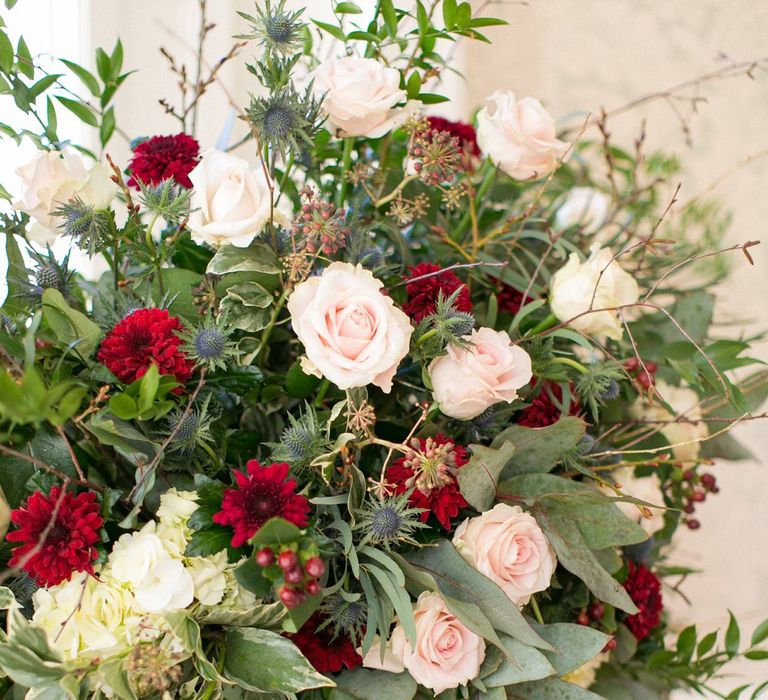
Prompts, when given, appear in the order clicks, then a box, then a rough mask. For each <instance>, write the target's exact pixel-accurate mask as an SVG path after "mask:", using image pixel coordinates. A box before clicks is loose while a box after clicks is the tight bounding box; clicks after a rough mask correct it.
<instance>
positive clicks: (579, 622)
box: [576, 613, 589, 627]
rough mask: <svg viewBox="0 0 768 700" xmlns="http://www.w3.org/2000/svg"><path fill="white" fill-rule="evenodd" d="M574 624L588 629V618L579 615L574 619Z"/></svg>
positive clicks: (584, 615) (585, 615)
mask: <svg viewBox="0 0 768 700" xmlns="http://www.w3.org/2000/svg"><path fill="white" fill-rule="evenodd" d="M576 624H577V625H583V626H584V627H588V626H589V618H588V617H587V613H579V616H578V617H577V618H576Z"/></svg>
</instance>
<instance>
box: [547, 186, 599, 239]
mask: <svg viewBox="0 0 768 700" xmlns="http://www.w3.org/2000/svg"><path fill="white" fill-rule="evenodd" d="M610 208H611V198H610V197H609V196H608V195H607V194H605V192H601V191H600V190H596V189H594V188H592V187H574V188H573V189H571V190H569V191H568V194H567V196H566V198H565V201H564V202H563V203H562V204H561V205H560V208H559V209H558V210H557V214H555V225H556V226H557V228H559V229H566V228H571V227H573V226H579V228H580V229H581V231H582V232H583V233H587V234H591V233H597V231H599V230H600V228H601V227H602V226H603V224H604V223H605V222H606V221H607V220H608V214H609V212H610Z"/></svg>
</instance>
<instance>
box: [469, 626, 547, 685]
mask: <svg viewBox="0 0 768 700" xmlns="http://www.w3.org/2000/svg"><path fill="white" fill-rule="evenodd" d="M501 642H502V644H503V645H504V648H505V649H506V652H507V658H506V659H505V660H504V661H503V662H502V664H501V665H500V666H499V667H498V668H497V669H496V670H495V671H493V673H491V674H490V675H488V676H485V677H482V680H483V683H484V684H485V685H486V686H488V687H489V688H492V687H503V686H509V685H514V684H515V683H523V682H525V681H536V680H539V679H541V678H548V677H549V676H554V675H555V668H553V666H552V665H551V664H550V662H549V661H548V660H547V656H545V654H544V653H542V652H541V651H539V650H538V649H535V648H534V647H531V646H528V645H527V644H523V643H522V642H518V641H517V640H516V639H513V638H512V637H509V636H506V635H505V636H503V637H502V639H501Z"/></svg>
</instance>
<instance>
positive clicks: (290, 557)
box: [277, 549, 298, 571]
mask: <svg viewBox="0 0 768 700" xmlns="http://www.w3.org/2000/svg"><path fill="white" fill-rule="evenodd" d="M296 562H298V557H297V556H296V552H293V551H291V550H290V549H286V550H285V551H283V552H280V554H279V556H278V557H277V565H278V566H279V567H280V568H281V569H282V570H283V571H288V569H293V567H295V566H296Z"/></svg>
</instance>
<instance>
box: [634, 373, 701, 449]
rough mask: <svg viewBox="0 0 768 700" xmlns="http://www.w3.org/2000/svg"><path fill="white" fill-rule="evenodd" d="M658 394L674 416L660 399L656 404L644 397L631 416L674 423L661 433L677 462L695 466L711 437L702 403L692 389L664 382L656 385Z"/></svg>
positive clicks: (664, 426)
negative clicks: (703, 443) (703, 445)
mask: <svg viewBox="0 0 768 700" xmlns="http://www.w3.org/2000/svg"><path fill="white" fill-rule="evenodd" d="M656 390H657V391H658V392H659V394H660V395H661V397H662V398H663V399H664V401H666V402H667V403H668V404H669V406H670V408H671V409H672V411H673V413H670V412H669V411H667V409H666V408H665V407H664V406H663V405H662V403H661V400H660V399H659V397H658V396H655V397H654V399H653V404H650V403H648V402H646V401H645V400H644V399H643V398H642V397H641V398H638V400H637V401H636V403H635V404H634V405H633V406H632V407H631V408H630V415H631V416H632V417H633V418H637V419H639V420H652V421H672V422H670V423H667V424H666V425H660V426H659V427H660V432H661V434H662V435H663V436H664V437H665V438H666V440H667V441H668V442H669V444H670V445H673V447H672V453H673V454H674V456H675V459H679V460H682V461H685V462H695V461H696V460H698V458H699V453H700V452H701V441H702V440H703V439H704V438H706V437H707V435H709V429H708V428H707V424H706V423H703V422H702V421H701V419H702V417H703V414H702V412H701V399H699V396H698V394H697V393H696V392H695V391H694V390H693V389H691V388H690V387H688V386H672V385H671V384H667V383H666V382H665V381H663V380H658V381H657V382H656Z"/></svg>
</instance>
